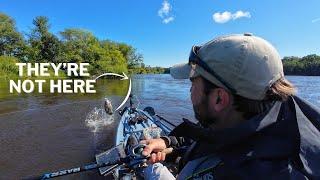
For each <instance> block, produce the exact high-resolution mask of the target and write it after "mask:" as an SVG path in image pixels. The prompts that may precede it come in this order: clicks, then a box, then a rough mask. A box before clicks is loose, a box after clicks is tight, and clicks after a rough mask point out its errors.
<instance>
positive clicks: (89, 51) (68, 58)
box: [60, 28, 101, 63]
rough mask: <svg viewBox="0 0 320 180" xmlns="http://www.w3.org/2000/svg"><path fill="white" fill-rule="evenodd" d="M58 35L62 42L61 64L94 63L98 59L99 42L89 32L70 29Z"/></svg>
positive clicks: (99, 51)
mask: <svg viewBox="0 0 320 180" xmlns="http://www.w3.org/2000/svg"><path fill="white" fill-rule="evenodd" d="M60 35H61V37H62V42H63V45H62V47H63V53H62V55H61V60H62V61H63V62H77V63H81V62H88V63H94V62H95V61H97V60H98V59H99V58H100V56H99V54H100V53H101V48H100V44H99V40H98V39H97V38H96V37H95V36H94V35H93V34H92V33H91V32H89V31H86V30H82V29H75V28H71V29H65V30H64V31H62V32H60Z"/></svg>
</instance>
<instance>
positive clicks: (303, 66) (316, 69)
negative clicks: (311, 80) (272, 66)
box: [282, 54, 320, 76]
mask: <svg viewBox="0 0 320 180" xmlns="http://www.w3.org/2000/svg"><path fill="white" fill-rule="evenodd" d="M282 62H283V70H284V73H285V74H286V75H301V76H320V56H318V55H316V54H311V55H308V56H304V57H301V58H300V57H294V56H291V57H284V58H283V59H282Z"/></svg>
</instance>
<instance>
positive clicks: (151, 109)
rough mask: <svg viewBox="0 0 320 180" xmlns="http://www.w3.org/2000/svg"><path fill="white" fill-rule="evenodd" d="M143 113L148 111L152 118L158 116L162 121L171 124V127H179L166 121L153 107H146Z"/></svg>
mask: <svg viewBox="0 0 320 180" xmlns="http://www.w3.org/2000/svg"><path fill="white" fill-rule="evenodd" d="M143 111H146V112H147V113H148V114H149V115H150V116H157V117H158V118H159V119H160V120H162V121H164V122H166V123H168V124H170V125H171V126H173V127H174V128H175V127H177V126H176V125H174V124H173V123H172V122H170V121H168V120H167V119H165V118H164V117H162V116H160V115H159V114H156V112H155V111H154V109H153V107H151V106H148V107H145V108H144V109H143Z"/></svg>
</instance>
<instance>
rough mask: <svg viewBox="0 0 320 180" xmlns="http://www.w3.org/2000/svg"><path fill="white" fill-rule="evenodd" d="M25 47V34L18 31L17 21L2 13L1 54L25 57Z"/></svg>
mask: <svg viewBox="0 0 320 180" xmlns="http://www.w3.org/2000/svg"><path fill="white" fill-rule="evenodd" d="M25 47H26V45H25V42H24V40H23V36H22V35H21V34H20V33H19V32H18V31H17V29H16V24H15V21H14V20H13V19H12V18H11V17H9V16H7V15H5V14H3V13H0V55H6V56H16V57H19V58H23V56H24V53H25V52H24V51H25Z"/></svg>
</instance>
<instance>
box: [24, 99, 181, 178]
mask: <svg viewBox="0 0 320 180" xmlns="http://www.w3.org/2000/svg"><path fill="white" fill-rule="evenodd" d="M104 107H105V111H106V113H108V114H113V109H112V106H111V102H110V101H109V100H108V99H106V100H105V104H104ZM119 114H120V121H119V125H118V127H117V129H116V130H117V133H116V137H115V144H116V146H114V147H113V148H111V149H109V150H107V151H105V152H102V153H99V154H97V155H95V159H96V161H95V162H93V163H91V164H87V165H84V166H78V167H73V168H70V169H63V170H59V171H55V172H50V173H45V174H42V175H38V176H33V177H29V178H25V179H50V178H55V177H59V176H65V175H69V174H74V173H80V172H84V171H90V170H95V169H99V173H100V174H101V175H103V176H113V178H114V179H142V178H143V170H144V168H145V167H146V166H147V164H146V162H147V159H148V158H149V157H146V156H143V155H142V151H143V149H144V147H145V146H146V145H144V144H141V143H140V141H141V140H143V139H153V138H159V137H161V136H166V135H169V133H170V132H171V131H172V129H173V128H174V127H175V125H174V124H172V123H171V122H169V121H168V120H166V119H164V118H163V117H161V116H160V115H158V114H156V113H155V111H154V109H153V108H152V107H146V108H144V109H143V110H141V109H139V108H137V107H134V106H133V103H132V96H130V106H129V107H125V108H124V109H123V110H122V111H119ZM168 149H170V148H168Z"/></svg>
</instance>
